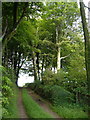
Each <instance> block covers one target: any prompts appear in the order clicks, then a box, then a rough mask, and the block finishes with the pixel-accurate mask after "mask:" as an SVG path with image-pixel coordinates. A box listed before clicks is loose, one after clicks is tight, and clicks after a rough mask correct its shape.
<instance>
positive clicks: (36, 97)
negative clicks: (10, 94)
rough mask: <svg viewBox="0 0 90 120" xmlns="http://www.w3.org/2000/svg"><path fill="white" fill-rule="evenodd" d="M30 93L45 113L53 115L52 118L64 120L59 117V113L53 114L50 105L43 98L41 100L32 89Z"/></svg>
mask: <svg viewBox="0 0 90 120" xmlns="http://www.w3.org/2000/svg"><path fill="white" fill-rule="evenodd" d="M28 93H29V95H30V96H31V97H32V98H33V100H35V101H36V102H37V103H38V104H39V105H40V107H42V108H43V109H44V111H46V112H48V113H49V114H51V116H52V118H56V119H57V120H62V118H60V116H58V115H57V113H55V112H53V111H52V110H51V109H50V107H49V105H50V103H48V102H47V101H45V100H44V99H43V98H41V97H40V96H39V95H37V94H36V93H35V92H34V91H32V90H30V89H29V90H28Z"/></svg>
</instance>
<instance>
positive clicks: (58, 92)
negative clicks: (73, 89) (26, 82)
mask: <svg viewBox="0 0 90 120" xmlns="http://www.w3.org/2000/svg"><path fill="white" fill-rule="evenodd" d="M30 88H31V87H30ZM34 89H35V92H36V93H37V94H39V95H40V96H42V97H43V98H44V99H46V100H49V101H50V102H51V103H52V106H51V109H52V110H53V111H54V112H56V113H57V114H58V115H59V116H60V117H62V118H68V119H69V118H76V119H79V118H88V115H87V113H86V112H84V111H85V109H84V108H83V107H81V106H80V105H79V104H76V103H75V102H73V101H74V98H73V94H71V93H70V92H68V91H67V90H65V89H63V88H62V87H60V86H56V85H54V86H50V85H46V86H45V85H42V86H41V85H40V86H39V87H36V88H34Z"/></svg>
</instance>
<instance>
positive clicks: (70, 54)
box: [60, 53, 71, 60]
mask: <svg viewBox="0 0 90 120" xmlns="http://www.w3.org/2000/svg"><path fill="white" fill-rule="evenodd" d="M70 55H71V53H70V54H69V55H67V56H64V57H61V58H60V60H62V59H65V58H67V57H69V56H70Z"/></svg>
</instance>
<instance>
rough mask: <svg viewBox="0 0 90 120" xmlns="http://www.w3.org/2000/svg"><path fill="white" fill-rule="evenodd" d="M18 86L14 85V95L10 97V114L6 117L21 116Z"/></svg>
mask: <svg viewBox="0 0 90 120" xmlns="http://www.w3.org/2000/svg"><path fill="white" fill-rule="evenodd" d="M17 101H18V88H17V87H16V86H15V85H13V96H12V97H11V98H10V104H9V106H8V111H9V114H8V115H7V116H6V118H19V110H18V105H17Z"/></svg>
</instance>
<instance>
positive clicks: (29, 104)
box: [22, 89, 52, 118]
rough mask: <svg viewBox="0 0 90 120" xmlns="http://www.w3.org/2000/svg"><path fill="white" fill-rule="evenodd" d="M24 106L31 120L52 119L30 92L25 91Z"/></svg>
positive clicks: (23, 92)
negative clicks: (35, 119) (32, 119)
mask: <svg viewBox="0 0 90 120" xmlns="http://www.w3.org/2000/svg"><path fill="white" fill-rule="evenodd" d="M22 96H23V104H24V107H25V109H26V113H27V115H28V117H29V118H52V116H51V115H49V114H48V113H46V112H45V111H44V110H43V109H42V108H41V107H40V106H39V105H38V104H37V103H36V102H35V101H34V100H33V99H32V98H31V96H30V95H29V94H28V91H27V90H25V89H23V91H22Z"/></svg>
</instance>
